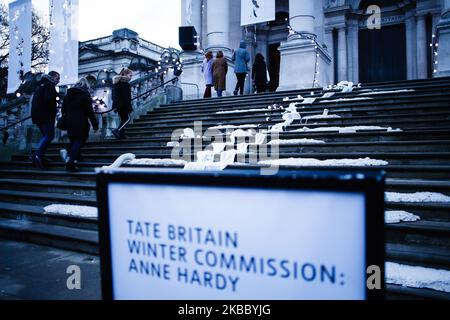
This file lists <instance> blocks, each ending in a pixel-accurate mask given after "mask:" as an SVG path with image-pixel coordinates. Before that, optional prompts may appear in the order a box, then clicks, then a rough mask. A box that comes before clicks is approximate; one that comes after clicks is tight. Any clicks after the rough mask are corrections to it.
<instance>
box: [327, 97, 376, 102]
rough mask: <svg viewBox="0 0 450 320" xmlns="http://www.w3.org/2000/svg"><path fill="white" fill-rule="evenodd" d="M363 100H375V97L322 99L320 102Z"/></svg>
mask: <svg viewBox="0 0 450 320" xmlns="http://www.w3.org/2000/svg"><path fill="white" fill-rule="evenodd" d="M361 100H373V98H341V99H335V100H325V101H320V103H330V102H348V101H361Z"/></svg>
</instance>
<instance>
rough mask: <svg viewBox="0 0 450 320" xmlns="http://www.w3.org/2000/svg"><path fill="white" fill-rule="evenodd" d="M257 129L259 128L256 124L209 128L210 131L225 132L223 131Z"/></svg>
mask: <svg viewBox="0 0 450 320" xmlns="http://www.w3.org/2000/svg"><path fill="white" fill-rule="evenodd" d="M257 127H258V126H257V125H256V124H244V125H240V126H235V125H224V126H215V127H211V128H209V129H211V130H214V129H216V130H223V129H242V128H257Z"/></svg>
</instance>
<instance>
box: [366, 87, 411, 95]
mask: <svg viewBox="0 0 450 320" xmlns="http://www.w3.org/2000/svg"><path fill="white" fill-rule="evenodd" d="M407 92H416V90H414V89H404V90H395V91H372V92H364V93H361V94H360V96H370V95H373V94H393V93H407Z"/></svg>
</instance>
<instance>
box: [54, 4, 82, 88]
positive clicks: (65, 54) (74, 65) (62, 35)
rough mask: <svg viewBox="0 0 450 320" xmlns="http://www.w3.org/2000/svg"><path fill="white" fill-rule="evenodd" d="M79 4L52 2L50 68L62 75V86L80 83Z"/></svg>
mask: <svg viewBox="0 0 450 320" xmlns="http://www.w3.org/2000/svg"><path fill="white" fill-rule="evenodd" d="M78 2H79V0H50V43H49V52H50V55H49V63H48V68H49V71H56V72H58V73H59V74H60V75H61V82H60V85H70V84H75V83H76V82H77V81H78V10H79V7H78Z"/></svg>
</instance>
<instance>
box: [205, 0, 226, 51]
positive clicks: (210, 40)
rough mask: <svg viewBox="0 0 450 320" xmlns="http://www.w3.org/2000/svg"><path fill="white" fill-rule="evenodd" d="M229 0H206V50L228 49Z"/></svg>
mask: <svg viewBox="0 0 450 320" xmlns="http://www.w3.org/2000/svg"><path fill="white" fill-rule="evenodd" d="M229 17H230V11H229V0H208V5H207V18H206V20H207V22H206V24H207V33H206V37H207V39H206V50H214V51H217V50H222V51H224V53H226V52H225V51H227V52H228V53H229V52H230V51H231V50H230V41H229V36H230V29H229Z"/></svg>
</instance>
